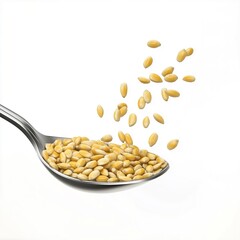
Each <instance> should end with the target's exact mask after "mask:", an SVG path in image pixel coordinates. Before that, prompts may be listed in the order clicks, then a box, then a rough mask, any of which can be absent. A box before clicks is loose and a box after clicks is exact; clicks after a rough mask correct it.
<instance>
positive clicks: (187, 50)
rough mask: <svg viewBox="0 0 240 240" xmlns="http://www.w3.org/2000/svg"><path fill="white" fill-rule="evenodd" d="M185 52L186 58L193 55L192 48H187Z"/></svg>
mask: <svg viewBox="0 0 240 240" xmlns="http://www.w3.org/2000/svg"><path fill="white" fill-rule="evenodd" d="M186 52H187V56H191V55H192V54H193V48H187V49H186Z"/></svg>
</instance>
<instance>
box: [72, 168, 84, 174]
mask: <svg viewBox="0 0 240 240" xmlns="http://www.w3.org/2000/svg"><path fill="white" fill-rule="evenodd" d="M83 171H84V167H77V168H75V169H74V171H73V172H74V173H82V172H83Z"/></svg>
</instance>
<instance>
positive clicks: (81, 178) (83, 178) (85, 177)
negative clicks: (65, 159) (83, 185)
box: [78, 173, 88, 180]
mask: <svg viewBox="0 0 240 240" xmlns="http://www.w3.org/2000/svg"><path fill="white" fill-rule="evenodd" d="M78 178H79V179H80V180H88V177H87V176H86V175H84V174H82V173H79V174H78Z"/></svg>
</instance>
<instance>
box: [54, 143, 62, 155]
mask: <svg viewBox="0 0 240 240" xmlns="http://www.w3.org/2000/svg"><path fill="white" fill-rule="evenodd" d="M54 150H55V151H56V152H57V153H61V152H62V150H63V149H62V146H61V145H57V146H56V147H55V148H54Z"/></svg>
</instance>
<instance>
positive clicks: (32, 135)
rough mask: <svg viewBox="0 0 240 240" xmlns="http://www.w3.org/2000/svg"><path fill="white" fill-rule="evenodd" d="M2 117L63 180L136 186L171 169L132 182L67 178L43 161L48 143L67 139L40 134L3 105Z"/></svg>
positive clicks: (0, 111) (87, 183) (89, 183)
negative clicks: (15, 128)
mask: <svg viewBox="0 0 240 240" xmlns="http://www.w3.org/2000/svg"><path fill="white" fill-rule="evenodd" d="M0 117H2V118H3V119H5V120H7V121H8V122H10V123H12V124H13V125H14V126H16V127H17V128H18V129H20V130H21V131H22V132H23V133H24V134H25V135H26V136H27V138H28V139H29V140H30V142H31V143H32V145H33V147H34V148H35V150H36V153H37V155H38V157H39V159H40V160H41V162H42V163H43V164H44V166H45V167H46V168H48V169H49V170H50V171H52V172H54V173H55V174H57V175H59V176H60V177H62V178H65V179H68V180H69V181H73V182H74V183H80V185H82V184H86V185H102V186H116V185H127V184H135V183H140V182H143V181H148V180H152V179H154V178H157V177H159V176H161V175H162V174H163V173H165V172H166V171H167V170H168V169H169V164H167V165H166V166H165V168H163V169H162V170H161V171H160V172H158V173H157V174H154V175H153V176H151V177H149V178H145V179H140V180H132V181H126V182H97V181H85V180H80V179H77V178H73V177H70V176H67V175H65V174H63V173H61V172H59V171H57V170H56V169H54V168H52V167H51V166H49V165H48V163H47V162H46V161H45V160H44V159H43V157H42V154H41V153H42V151H43V150H44V149H45V144H46V143H53V142H54V141H55V140H56V139H66V138H67V137H54V136H47V135H44V134H42V133H40V132H38V131H37V130H36V129H35V128H34V127H33V126H32V125H31V124H30V123H29V122H28V121H27V120H25V119H24V118H23V117H21V116H20V115H18V114H17V113H15V112H13V111H12V110H10V109H8V108H6V107H4V106H3V105H0Z"/></svg>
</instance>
